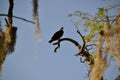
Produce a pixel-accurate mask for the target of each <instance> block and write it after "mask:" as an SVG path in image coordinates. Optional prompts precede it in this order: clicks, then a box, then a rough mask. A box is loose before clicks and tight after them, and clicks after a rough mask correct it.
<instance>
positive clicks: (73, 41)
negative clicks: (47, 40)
mask: <svg viewBox="0 0 120 80" xmlns="http://www.w3.org/2000/svg"><path fill="white" fill-rule="evenodd" d="M62 41H69V42H72V43H73V44H74V45H75V46H76V47H77V48H78V50H79V52H80V50H81V45H80V44H79V43H78V42H77V41H75V40H73V39H71V38H62V39H59V40H58V42H56V43H53V45H57V47H56V48H55V50H54V51H55V52H56V50H57V49H58V48H59V47H60V42H62Z"/></svg>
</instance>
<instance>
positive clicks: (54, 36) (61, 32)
mask: <svg viewBox="0 0 120 80" xmlns="http://www.w3.org/2000/svg"><path fill="white" fill-rule="evenodd" d="M63 33H64V31H63V27H61V29H60V30H59V31H57V32H56V33H55V34H54V35H53V36H52V38H51V40H50V41H49V43H51V42H53V41H56V40H59V39H60V38H61V37H62V35H63Z"/></svg>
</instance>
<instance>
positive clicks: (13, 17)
mask: <svg viewBox="0 0 120 80" xmlns="http://www.w3.org/2000/svg"><path fill="white" fill-rule="evenodd" d="M0 16H8V15H7V14H0ZM12 17H13V18H16V19H21V20H23V21H26V22H29V23H33V24H35V22H33V21H30V20H27V19H25V18H22V17H18V16H12Z"/></svg>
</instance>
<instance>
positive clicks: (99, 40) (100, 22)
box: [68, 4, 120, 80]
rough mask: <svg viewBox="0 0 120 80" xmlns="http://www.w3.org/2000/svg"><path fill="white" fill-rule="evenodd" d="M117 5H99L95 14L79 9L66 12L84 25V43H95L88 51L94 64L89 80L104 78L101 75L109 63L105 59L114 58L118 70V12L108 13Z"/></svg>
mask: <svg viewBox="0 0 120 80" xmlns="http://www.w3.org/2000/svg"><path fill="white" fill-rule="evenodd" d="M119 7H120V4H112V5H108V6H107V7H101V8H98V13H97V14H95V15H91V14H88V13H83V12H82V11H79V10H77V11H75V12H73V13H69V14H68V17H74V16H77V17H79V20H78V21H76V22H75V23H77V24H76V25H77V26H80V25H84V31H85V32H87V33H88V35H86V36H85V37H84V39H85V43H86V45H87V44H96V45H97V46H96V47H95V48H93V49H91V51H90V54H92V55H93V56H94V58H95V59H94V60H95V64H94V65H93V66H92V67H91V69H90V72H89V79H90V80H103V79H104V78H103V76H104V74H105V71H106V69H107V67H108V65H109V63H110V62H109V61H107V60H108V58H114V59H115V61H116V64H117V66H118V71H120V46H119V45H120V40H119V39H120V33H119V32H120V29H119V28H120V13H118V14H113V15H112V14H111V13H109V11H110V10H112V9H118V8H119ZM93 53H94V54H93ZM110 56H111V57H110ZM101 67H102V68H101Z"/></svg>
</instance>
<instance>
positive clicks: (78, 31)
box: [71, 20, 86, 56]
mask: <svg viewBox="0 0 120 80" xmlns="http://www.w3.org/2000/svg"><path fill="white" fill-rule="evenodd" d="M71 22H72V23H73V24H74V22H73V21H72V20H71ZM74 26H75V27H76V29H77V33H78V34H79V35H80V37H81V38H82V40H83V46H82V50H81V51H80V52H79V53H78V54H76V55H75V56H79V55H80V54H81V53H82V52H83V51H84V48H85V44H86V42H85V39H84V36H82V34H81V32H80V30H79V28H78V27H77V26H76V25H75V24H74Z"/></svg>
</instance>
